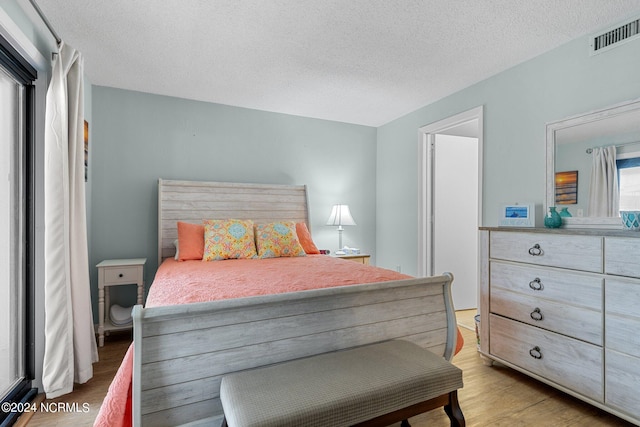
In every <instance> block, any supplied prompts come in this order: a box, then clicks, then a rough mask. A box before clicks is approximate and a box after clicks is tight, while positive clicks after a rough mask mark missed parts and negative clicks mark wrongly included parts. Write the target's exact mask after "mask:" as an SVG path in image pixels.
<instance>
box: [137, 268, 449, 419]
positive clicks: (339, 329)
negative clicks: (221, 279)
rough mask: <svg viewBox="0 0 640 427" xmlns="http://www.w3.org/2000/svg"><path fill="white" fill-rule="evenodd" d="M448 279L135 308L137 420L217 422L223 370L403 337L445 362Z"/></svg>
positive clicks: (447, 348) (447, 324) (436, 278)
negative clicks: (439, 356) (443, 359)
mask: <svg viewBox="0 0 640 427" xmlns="http://www.w3.org/2000/svg"><path fill="white" fill-rule="evenodd" d="M452 280H453V278H452V276H451V275H449V274H445V275H443V276H437V277H428V278H420V279H407V280H400V281H393V282H382V283H374V284H366V285H353V286H344V287H337V288H325V289H316V290H311V291H303V292H295V293H287V294H277V295H266V296H257V297H249V298H240V299H232V300H222V301H213V302H206V303H196V304H185V305H176V306H166V307H151V308H142V307H141V306H136V307H135V308H134V310H133V323H134V366H133V420H134V425H135V426H143V425H146V426H176V425H181V424H186V423H190V422H197V421H198V420H203V419H206V420H208V423H209V425H217V424H214V423H213V421H215V420H218V421H219V422H221V421H222V406H221V403H220V399H219V389H220V381H221V378H222V376H223V375H225V374H227V373H230V372H236V371H241V370H245V369H250V368H255V367H258V366H265V365H269V364H273V363H278V362H283V361H287V360H292V359H296V358H301V357H306V356H310V355H314V354H319V353H325V352H330V351H335V350H341V349H345V348H350V347H356V346H360V345H364V344H372V343H376V342H380V341H386V340H390V339H396V338H402V339H405V340H409V341H413V342H415V343H417V344H419V345H421V346H423V347H425V348H428V349H429V350H431V351H433V352H434V353H436V354H438V355H442V356H443V357H444V358H446V359H447V360H450V359H451V357H452V356H453V352H454V349H455V345H456V337H457V330H456V321H455V313H454V311H453V305H452V302H451V291H450V287H451V281H452Z"/></svg>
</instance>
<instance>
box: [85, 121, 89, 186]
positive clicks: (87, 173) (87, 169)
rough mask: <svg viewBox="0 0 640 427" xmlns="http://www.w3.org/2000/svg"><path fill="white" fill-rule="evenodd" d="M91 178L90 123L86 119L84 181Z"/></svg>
mask: <svg viewBox="0 0 640 427" xmlns="http://www.w3.org/2000/svg"><path fill="white" fill-rule="evenodd" d="M88 180H89V123H88V122H87V121H86V120H85V121H84V182H87V181H88Z"/></svg>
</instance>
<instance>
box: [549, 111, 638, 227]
mask: <svg viewBox="0 0 640 427" xmlns="http://www.w3.org/2000/svg"><path fill="white" fill-rule="evenodd" d="M602 147H614V148H610V149H602ZM599 152H605V153H606V152H608V153H609V154H608V156H609V157H613V158H614V159H609V162H608V163H609V166H605V167H606V168H608V169H606V174H607V175H608V178H607V179H604V178H601V179H597V177H598V174H597V172H594V163H595V166H597V167H596V170H597V169H598V167H600V166H602V165H606V164H607V161H606V158H604V157H594V156H596V155H598V153H599ZM605 156H606V154H605ZM594 158H595V159H596V160H595V161H594ZM565 172H567V173H565ZM607 181H609V182H610V184H607V183H606V182H607ZM603 187H606V190H602V188H603ZM598 189H600V191H599V190H598ZM598 192H600V193H601V196H600V197H599V198H598V197H595V196H594V194H596V193H598ZM590 197H591V206H590ZM607 200H608V201H607ZM546 206H547V207H549V206H556V207H557V208H558V210H560V209H561V208H567V210H568V211H569V213H570V214H571V215H572V218H570V219H569V220H568V221H567V223H568V224H569V225H574V226H608V225H611V226H615V227H617V226H620V225H621V221H620V218H619V210H640V100H635V101H631V102H626V103H623V104H619V105H616V106H613V107H608V108H605V109H602V110H598V111H594V112H591V113H588V114H583V115H579V116H575V117H571V118H568V119H564V120H561V121H558V122H554V123H550V124H548V125H547V199H546ZM607 207H608V209H607Z"/></svg>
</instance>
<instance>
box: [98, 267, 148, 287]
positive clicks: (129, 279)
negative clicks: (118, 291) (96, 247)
mask: <svg viewBox="0 0 640 427" xmlns="http://www.w3.org/2000/svg"><path fill="white" fill-rule="evenodd" d="M139 271H141V269H140V267H113V268H105V269H104V284H105V285H112V284H121V283H133V284H135V283H137V282H138V272H139Z"/></svg>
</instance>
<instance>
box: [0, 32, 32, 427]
mask: <svg viewBox="0 0 640 427" xmlns="http://www.w3.org/2000/svg"><path fill="white" fill-rule="evenodd" d="M35 79H36V72H35V70H34V69H33V68H32V67H31V66H30V65H29V64H28V63H27V62H26V61H25V60H24V59H23V58H21V57H20V56H19V55H18V53H17V52H16V51H15V50H14V49H13V48H12V47H11V46H10V45H9V43H7V42H6V40H4V39H3V38H1V37H0V110H1V111H2V114H0V325H2V327H1V328H0V399H1V400H2V402H6V401H8V402H21V401H23V402H24V401H26V400H28V399H30V398H31V396H32V395H33V394H35V390H32V388H31V380H32V379H33V373H34V358H33V343H34V333H33V319H34V313H33V259H34V247H33V238H34V215H33V213H34V206H33V193H34V192H33V188H32V187H33V184H34V175H33V174H34V168H33V160H34V147H33V95H34V87H33V81H34V80H35ZM17 415H18V414H17V413H15V412H13V413H5V412H3V411H0V425H2V426H4V425H10V424H11V423H13V421H14V419H15V417H17Z"/></svg>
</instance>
